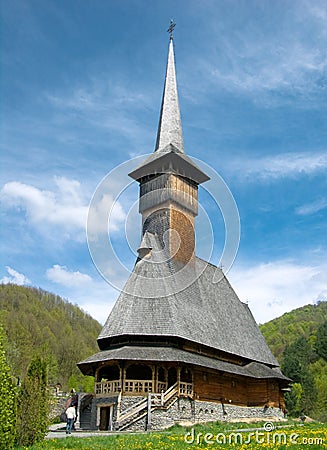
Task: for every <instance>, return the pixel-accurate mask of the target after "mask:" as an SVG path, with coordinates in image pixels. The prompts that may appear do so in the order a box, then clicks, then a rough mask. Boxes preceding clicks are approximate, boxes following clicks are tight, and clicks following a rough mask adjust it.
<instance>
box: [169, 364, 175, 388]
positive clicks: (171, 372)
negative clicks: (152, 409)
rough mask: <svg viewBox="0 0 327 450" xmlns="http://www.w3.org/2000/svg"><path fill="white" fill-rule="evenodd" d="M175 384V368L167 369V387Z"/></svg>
mask: <svg viewBox="0 0 327 450" xmlns="http://www.w3.org/2000/svg"><path fill="white" fill-rule="evenodd" d="M176 382H177V370H176V368H175V367H170V368H169V369H168V387H169V388H170V386H173V385H174V384H175V383H176Z"/></svg>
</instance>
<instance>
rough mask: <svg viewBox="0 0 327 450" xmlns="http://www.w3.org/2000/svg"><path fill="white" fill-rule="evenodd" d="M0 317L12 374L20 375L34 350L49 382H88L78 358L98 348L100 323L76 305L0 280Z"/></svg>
mask: <svg viewBox="0 0 327 450" xmlns="http://www.w3.org/2000/svg"><path fill="white" fill-rule="evenodd" d="M0 322H1V323H2V325H3V328H4V331H5V333H6V336H7V339H6V343H5V346H6V353H7V358H8V362H9V364H10V366H11V369H12V373H13V375H14V376H16V377H17V378H18V377H19V378H24V377H25V375H26V370H27V368H28V365H29V363H30V361H31V359H32V357H33V356H34V355H35V354H39V355H41V356H43V357H45V358H46V359H47V361H48V363H49V380H50V382H51V384H56V383H60V384H61V385H62V386H63V388H64V389H68V388H71V387H75V388H77V389H78V388H79V387H80V386H83V387H84V388H88V387H92V384H93V380H89V379H88V378H89V377H83V376H82V375H81V373H80V371H79V370H78V368H77V367H76V363H77V362H78V361H81V360H82V359H84V358H86V357H87V356H90V355H92V354H93V353H95V352H96V351H98V347H97V344H96V339H97V337H98V334H99V332H100V330H101V325H100V324H99V323H98V322H97V321H96V320H94V319H93V318H92V317H91V316H90V315H89V314H86V313H85V312H83V311H82V310H81V309H80V308H79V307H78V306H75V305H72V304H71V303H68V302H67V301H65V300H63V299H62V298H61V297H59V296H57V295H54V294H51V293H49V292H46V291H43V290H41V289H36V288H31V287H25V286H17V285H13V284H1V285H0Z"/></svg>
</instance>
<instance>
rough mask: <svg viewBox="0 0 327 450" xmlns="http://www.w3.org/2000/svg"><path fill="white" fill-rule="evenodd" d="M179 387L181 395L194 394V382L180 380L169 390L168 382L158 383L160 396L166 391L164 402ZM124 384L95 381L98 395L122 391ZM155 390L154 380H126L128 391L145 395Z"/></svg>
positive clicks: (190, 395)
mask: <svg viewBox="0 0 327 450" xmlns="http://www.w3.org/2000/svg"><path fill="white" fill-rule="evenodd" d="M175 388H176V389H177V390H178V394H179V395H181V396H188V397H192V396H193V384H192V383H184V382H182V381H180V382H179V383H175V384H174V385H173V386H171V387H170V388H169V389H168V390H166V389H167V383H165V382H159V383H158V384H157V391H158V394H157V395H158V396H160V395H161V394H159V392H160V393H164V395H165V400H164V403H166V401H167V399H166V396H167V395H169V393H170V392H171V391H172V389H175ZM121 390H122V386H121V383H120V381H119V380H114V381H101V382H97V383H95V394H96V395H97V396H102V397H103V396H110V395H113V394H117V393H119V392H121ZM152 391H153V382H152V380H125V382H124V392H126V393H131V394H132V393H133V394H140V395H144V394H147V393H148V392H152Z"/></svg>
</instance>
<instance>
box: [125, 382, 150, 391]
mask: <svg viewBox="0 0 327 450" xmlns="http://www.w3.org/2000/svg"><path fill="white" fill-rule="evenodd" d="M151 391H152V380H126V381H125V383H124V392H137V393H142V392H151Z"/></svg>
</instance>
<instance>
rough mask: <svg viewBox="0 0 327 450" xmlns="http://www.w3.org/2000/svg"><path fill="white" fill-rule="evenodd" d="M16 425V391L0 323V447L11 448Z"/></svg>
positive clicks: (5, 449)
mask: <svg viewBox="0 0 327 450" xmlns="http://www.w3.org/2000/svg"><path fill="white" fill-rule="evenodd" d="M15 425H16V391H15V387H14V384H13V382H12V377H11V373H10V368H9V366H8V364H7V361H6V355H5V351H4V333H3V329H2V326H1V325H0V449H3V450H8V449H11V448H13V446H14V441H15Z"/></svg>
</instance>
